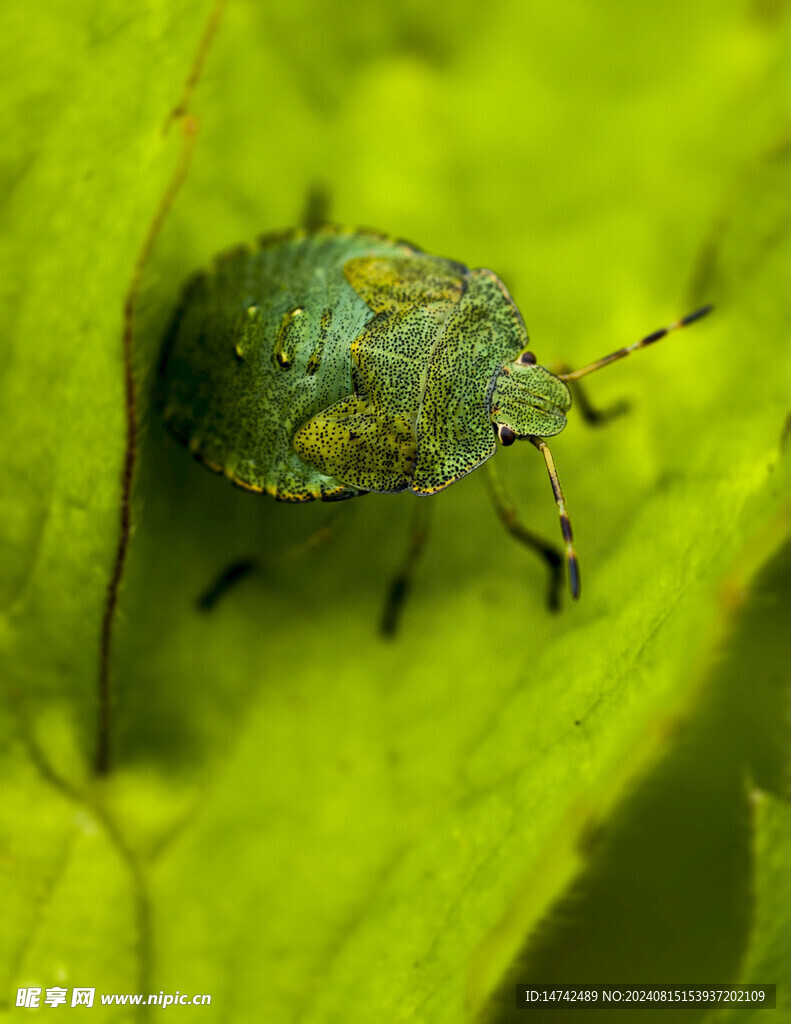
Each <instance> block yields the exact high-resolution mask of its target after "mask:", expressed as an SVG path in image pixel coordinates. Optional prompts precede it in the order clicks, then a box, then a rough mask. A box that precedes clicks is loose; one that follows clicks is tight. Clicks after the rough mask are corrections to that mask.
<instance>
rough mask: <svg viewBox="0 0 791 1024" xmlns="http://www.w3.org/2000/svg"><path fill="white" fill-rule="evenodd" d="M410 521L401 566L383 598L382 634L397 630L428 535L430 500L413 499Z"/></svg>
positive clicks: (385, 634)
mask: <svg viewBox="0 0 791 1024" xmlns="http://www.w3.org/2000/svg"><path fill="white" fill-rule="evenodd" d="M414 504H415V509H414V512H413V513H412V523H411V525H410V529H409V546H408V548H407V552H406V556H405V558H404V561H403V562H402V564H401V568H400V569H399V570H398V572H397V573H396V575H395V576H394V577H393V579H392V582H391V583H390V588H389V590H388V592H387V599H386V600H385V607H384V612H383V614H382V620H381V624H380V626H379V629H380V631H381V633H382V636H386V637H393V636H395V634H396V632H397V631H398V621H399V619H400V617H401V611H402V609H403V607H404V602H405V600H406V596H407V594H408V593H409V591H410V589H411V587H412V577H413V575H414V571H415V566H416V565H417V562H418V559H419V558H420V555H421V552H422V551H423V548H424V546H425V543H426V538H427V537H428V521H429V518H430V514H431V509H430V505H431V502H430V501H427V500H426V499H425V498H416V499H415V502H414Z"/></svg>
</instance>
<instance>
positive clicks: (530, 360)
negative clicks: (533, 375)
mask: <svg viewBox="0 0 791 1024" xmlns="http://www.w3.org/2000/svg"><path fill="white" fill-rule="evenodd" d="M536 361H537V360H536V357H535V355H534V354H533V353H532V352H523V353H522V354H521V356H520V357H519V359H518V362H519V364H520V365H521V366H535V365H536Z"/></svg>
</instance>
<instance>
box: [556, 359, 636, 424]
mask: <svg viewBox="0 0 791 1024" xmlns="http://www.w3.org/2000/svg"><path fill="white" fill-rule="evenodd" d="M570 371H571V368H570V367H569V366H568V364H567V363H562V364H561V365H560V366H558V367H556V368H554V369H553V373H556V374H558V376H560V375H562V374H564V373H569V372H570ZM567 385H568V388H569V390H570V391H571V397H572V400H573V403H574V405H575V406H576V408H577V409H578V410H579V413H580V415H581V416H582V418H583V420H584V421H585V422H586V423H587V424H588V426H589V427H603V426H604V424H605V423H609V422H610V420H614V419H616V418H617V417H618V416H623V414H624V413H625V412H628V411H629V403H628V402H627V401H625V400H624V399H621V400H620V401H618V402H615V403H614V404H613V405H611V406H609V408H607V409H597V408H596V406H595V405H594V404H593V403H592V402H591V400H590V398H589V397H588V391H587V388H586V387H585V385H584V384H580V382H579V381H578V380H570V381H568V382H567Z"/></svg>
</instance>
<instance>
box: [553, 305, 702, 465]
mask: <svg viewBox="0 0 791 1024" xmlns="http://www.w3.org/2000/svg"><path fill="white" fill-rule="evenodd" d="M712 309H714V306H701V308H700V309H696V310H695V312H694V313H688V314H687V315H686V316H683V317H682V318H681V319H680V320H676V322H675V323H673V324H671V325H670V326H669V327H660V328H659V330H658V331H654V332H653V334H647V335H646V336H645V338H641V339H640V341H636V342H635V343H634V344H633V345H627V346H626V348H619V349H618V351H617V352H611V353H610V354H609V355H608V356H605V357H604V358H603V359H597V360H596V362H595V363H591V364H590V366H583V367H582V369H581V370H572V371H571V372H570V373H560V374H558V376H559V377H560V379H561V380H579V379H580V377H584V376H586V375H587V374H589V373H593V371H594V370H601V368H602V367H603V366H609V365H610V363H614V362H616V361H617V360H618V359H623V358H624V357H625V356H630V355H631V354H632V352H636V351H637V350H638V349H639V348H645V346H646V345H653V343H654V342H655V341H659V339H660V338H664V336H665V335H666V334H670V332H671V331H677V330H678V329H679V327H688V326H689V325H690V324H694V323H695V321H696V320H701V319H702V318H703V317H704V316H707V315H708V314H709V313H710V312H711V311H712ZM545 458H546V456H545ZM547 465H549V463H547Z"/></svg>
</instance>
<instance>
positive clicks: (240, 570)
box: [197, 517, 335, 612]
mask: <svg viewBox="0 0 791 1024" xmlns="http://www.w3.org/2000/svg"><path fill="white" fill-rule="evenodd" d="M334 523H335V518H334V517H333V518H330V519H328V520H327V521H326V522H324V523H322V525H321V526H319V527H318V529H316V530H314V531H313V533H311V534H310V536H309V537H307V538H306V539H305V540H303V541H299V542H298V543H296V544H293V545H292V546H291V547H290V548H286V549H285V551H281V552H280V554H278V555H274V556H271V557H269V558H262V559H254V558H239V559H236V560H235V561H233V562H231V563H230V565H227V566H226V567H225V568H224V569H223V570H222V572H221V573H220V574H219V575H218V576H217V578H216V579H215V580H214V582H213V583H212V584H210V586H208V587H207V588H206V590H204V591H203V593H202V594H200V596H199V597H198V600H197V606H198V608H199V609H200V610H201V611H202V612H209V611H212V610H213V609H214V608H215V606H216V605H217V603H218V602H219V601H220V599H221V598H223V597H225V595H226V594H227V593H228V592H229V591H230V590H233V589H234V587H236V586H237V584H239V583H241V582H242V580H245V579H247V578H248V577H249V576H252V575H254V574H256V573H259V572H262V571H265V570H266V569H268V568H270V567H271V566H274V565H277V564H279V563H280V562H287V561H290V560H291V559H295V558H303V557H304V556H305V555H307V554H309V553H310V552H311V551H315V550H316V548H319V547H322V546H323V545H324V544H327V543H329V541H331V540H332V538H333V536H334V532H333V526H334Z"/></svg>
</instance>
